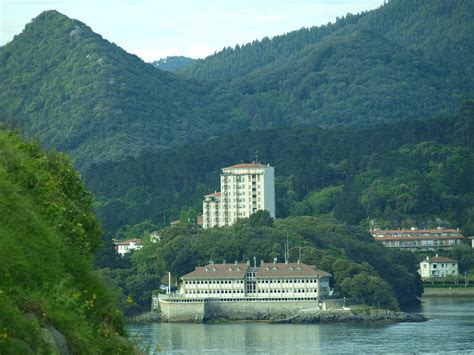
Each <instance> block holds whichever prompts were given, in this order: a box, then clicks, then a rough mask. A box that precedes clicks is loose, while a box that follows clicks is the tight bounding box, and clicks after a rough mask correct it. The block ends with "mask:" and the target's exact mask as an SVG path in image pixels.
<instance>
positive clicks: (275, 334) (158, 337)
mask: <svg viewBox="0 0 474 355" xmlns="http://www.w3.org/2000/svg"><path fill="white" fill-rule="evenodd" d="M413 311H414V312H416V313H421V314H423V315H425V316H426V317H428V318H430V320H429V321H427V322H423V323H400V324H393V325H371V326H367V325H357V324H322V325H320V324H266V323H235V324H173V323H154V324H145V325H130V327H129V331H130V334H131V336H132V338H133V339H134V340H135V341H136V342H138V343H139V344H140V346H141V347H142V348H143V349H146V351H147V352H150V353H154V352H155V349H156V348H157V345H158V346H159V349H160V350H161V351H162V352H163V353H172V354H190V353H191V354H193V353H194V354H203V353H205V354H208V353H211V354H212V353H215V354H245V353H260V354H301V353H306V354H309V353H311V354H320V353H338V354H340V353H344V354H349V353H436V354H474V298H428V299H424V303H423V304H422V306H421V307H419V308H417V309H416V310H413Z"/></svg>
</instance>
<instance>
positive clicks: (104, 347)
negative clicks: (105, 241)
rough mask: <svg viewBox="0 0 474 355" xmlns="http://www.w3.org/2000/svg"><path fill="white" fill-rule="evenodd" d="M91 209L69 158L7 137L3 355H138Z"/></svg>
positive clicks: (1, 246)
mask: <svg viewBox="0 0 474 355" xmlns="http://www.w3.org/2000/svg"><path fill="white" fill-rule="evenodd" d="M91 204H92V198H91V196H90V194H89V193H88V192H87V191H86V190H85V189H84V186H83V184H82V182H81V181H80V179H79V174H78V173H77V172H76V171H75V170H73V169H72V168H71V165H70V163H69V161H68V159H67V158H66V157H65V156H63V155H62V154H58V153H54V152H45V151H43V150H42V149H40V147H39V145H38V144H37V143H25V142H24V141H23V140H22V139H20V138H19V136H18V135H16V134H12V133H8V132H5V131H0V260H1V263H0V305H1V306H0V334H1V336H0V353H2V354H29V353H35V354H53V353H69V352H68V351H71V352H72V353H76V354H79V353H89V354H94V353H97V354H98V353H114V354H118V353H131V351H132V347H131V346H130V344H128V343H127V342H126V341H125V339H124V338H122V337H120V336H124V334H125V329H124V324H123V322H122V319H121V316H120V312H119V310H118V309H117V308H116V306H115V304H114V303H115V301H114V298H113V297H112V294H111V292H110V291H109V290H108V289H107V288H106V286H105V284H104V283H103V282H102V281H101V280H99V279H98V277H96V276H95V275H94V273H93V271H92V268H91V265H90V262H91V256H92V253H93V252H94V251H96V250H97V248H98V246H99V241H100V239H99V237H100V233H101V230H100V227H99V225H98V222H97V220H96V219H95V216H94V214H93V213H92V211H91Z"/></svg>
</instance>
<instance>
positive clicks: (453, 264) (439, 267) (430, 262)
mask: <svg viewBox="0 0 474 355" xmlns="http://www.w3.org/2000/svg"><path fill="white" fill-rule="evenodd" d="M458 263H459V261H457V260H454V259H449V258H444V257H438V254H436V256H435V257H434V258H431V259H430V258H429V257H426V260H423V261H422V262H421V263H420V270H418V272H419V274H420V275H421V277H422V278H430V277H446V276H450V275H454V276H456V275H459V271H458Z"/></svg>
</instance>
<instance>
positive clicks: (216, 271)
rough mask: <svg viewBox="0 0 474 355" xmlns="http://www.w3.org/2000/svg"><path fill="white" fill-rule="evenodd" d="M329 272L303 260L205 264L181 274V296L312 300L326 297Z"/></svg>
mask: <svg viewBox="0 0 474 355" xmlns="http://www.w3.org/2000/svg"><path fill="white" fill-rule="evenodd" d="M330 277H331V274H329V273H327V272H325V271H322V270H317V269H316V268H313V267H311V266H309V265H306V264H303V263H299V262H297V263H264V262H263V261H262V262H261V263H260V266H256V265H254V266H251V265H250V262H249V263H247V264H245V263H237V262H236V263H234V264H213V263H211V264H209V265H206V266H203V267H196V268H195V270H194V271H192V272H190V273H189V274H186V275H184V276H182V277H181V280H182V283H181V287H180V289H179V291H178V293H177V297H182V298H185V299H195V300H197V299H203V300H204V299H219V300H223V301H226V300H227V301H232V300H245V299H247V300H250V299H255V300H316V299H318V298H320V297H324V296H329V295H331V294H332V291H331V290H330V288H329V278H330Z"/></svg>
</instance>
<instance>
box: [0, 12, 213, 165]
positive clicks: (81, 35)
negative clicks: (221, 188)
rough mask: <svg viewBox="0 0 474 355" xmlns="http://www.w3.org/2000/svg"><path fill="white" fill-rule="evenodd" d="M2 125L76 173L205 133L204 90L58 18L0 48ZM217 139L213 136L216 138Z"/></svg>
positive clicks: (32, 26) (42, 20)
mask: <svg viewBox="0 0 474 355" xmlns="http://www.w3.org/2000/svg"><path fill="white" fill-rule="evenodd" d="M0 92H1V95H0V117H3V120H6V121H7V123H9V124H11V125H13V126H17V127H20V128H21V130H22V132H25V133H26V134H27V135H29V136H37V137H40V138H41V140H42V141H43V142H45V143H46V144H47V145H49V146H55V147H56V148H57V149H59V150H62V151H67V152H69V153H70V154H71V155H72V156H73V157H74V159H75V161H76V162H77V164H78V165H79V166H82V165H84V164H89V163H90V162H91V161H96V160H102V159H104V158H108V159H110V158H113V159H114V158H121V157H124V156H127V155H133V154H135V153H136V152H137V151H140V150H141V149H143V148H144V147H156V146H168V145H169V144H170V143H175V144H178V143H183V142H189V141H190V140H191V136H190V131H191V130H193V129H195V134H194V135H193V139H198V138H199V137H200V136H199V132H200V131H201V132H203V131H209V133H206V136H207V135H208V134H212V133H215V132H214V131H213V130H212V128H209V122H207V121H203V118H202V113H201V112H200V109H199V107H200V106H202V104H203V103H205V102H206V99H205V95H204V94H203V92H202V85H197V84H195V83H193V82H191V81H188V80H185V79H179V78H177V77H176V76H174V75H172V74H169V73H167V72H163V71H160V70H156V68H154V67H153V66H152V65H151V64H146V63H144V62H143V61H142V60H140V59H139V58H138V57H136V56H134V55H130V54H128V53H126V52H125V51H124V50H122V49H121V48H119V47H117V46H116V45H114V44H112V43H110V42H108V41H106V40H104V39H103V38H102V37H101V36H100V35H98V34H95V33H94V32H92V30H91V29H90V28H89V27H87V26H86V25H85V24H83V23H81V22H79V21H76V20H72V19H69V18H67V17H66V16H64V15H61V14H60V13H58V12H56V11H47V12H44V13H42V14H41V15H39V16H38V17H37V18H35V19H34V20H33V21H32V22H31V23H29V24H28V25H27V26H26V27H25V29H24V31H23V32H22V33H21V34H20V35H18V36H16V37H15V38H14V40H13V41H11V42H10V43H8V44H7V45H5V46H4V47H2V48H0ZM216 132H217V131H216Z"/></svg>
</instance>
